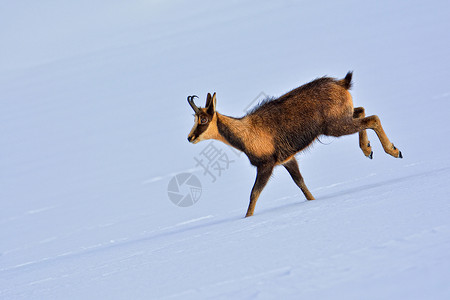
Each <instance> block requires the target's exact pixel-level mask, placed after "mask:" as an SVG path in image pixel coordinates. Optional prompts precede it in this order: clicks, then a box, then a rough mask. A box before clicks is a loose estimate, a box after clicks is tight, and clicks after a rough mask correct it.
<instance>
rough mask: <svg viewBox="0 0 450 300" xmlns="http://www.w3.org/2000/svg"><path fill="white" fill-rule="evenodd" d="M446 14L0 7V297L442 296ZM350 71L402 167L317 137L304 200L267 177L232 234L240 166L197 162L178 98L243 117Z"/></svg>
mask: <svg viewBox="0 0 450 300" xmlns="http://www.w3.org/2000/svg"><path fill="white" fill-rule="evenodd" d="M449 6H450V5H449V4H448V3H447V2H446V1H433V2H423V1H408V3H392V2H388V1H377V2H376V3H370V4H368V3H361V1H351V0H345V1H340V2H335V1H322V2H320V3H319V2H317V3H309V2H308V3H307V2H303V1H279V2H276V3H274V2H270V1H240V2H230V1H228V2H214V3H213V2H207V1H204V0H201V1H200V0H196V1H191V2H189V3H185V2H182V1H170V2H168V1H167V2H163V1H142V0H131V1H127V2H123V1H103V0H99V1H94V2H92V1H84V0H83V1H77V3H75V2H74V3H70V2H69V1H60V2H58V3H50V2H46V1H44V2H42V1H40V2H39V3H38V2H36V1H20V2H18V1H15V2H12V1H9V2H4V3H2V4H0V36H1V37H2V45H3V46H2V47H0V91H1V94H0V95H1V96H0V104H1V109H0V120H1V122H0V137H1V138H0V201H1V202H0V203H1V209H0V240H1V243H0V298H1V299H98V298H100V297H103V298H106V299H204V298H215V299H216V298H218V299H250V298H259V299H272V298H279V299H302V298H307V297H308V298H311V297H313V298H314V299H330V298H332V299H448V298H449V297H450V285H449V280H448V278H450V254H449V253H450V218H449V215H450V214H449V213H450V202H449V196H448V195H449V192H450V188H449V183H450V180H449V179H450V158H449V157H448V154H447V153H448V148H449V146H450V142H449V141H448V138H447V136H448V135H449V134H450V129H449V126H448V122H447V118H448V113H449V111H450V104H449V101H450V87H449V84H448V83H449V81H448V78H450V71H449V70H450V60H449V59H448V49H449V48H450V38H449V37H448V32H449V30H450V21H449V20H448V16H447V12H448V10H449ZM348 70H354V82H355V84H354V88H353V89H352V94H353V97H354V103H355V106H364V107H365V109H366V113H367V114H377V115H379V116H380V118H381V121H382V124H383V126H384V128H385V130H386V132H387V134H388V136H389V137H390V139H391V140H392V141H393V142H394V143H395V145H396V146H398V148H400V149H401V150H402V153H403V155H404V159H403V160H399V159H394V158H392V157H389V156H388V155H386V154H384V153H383V151H382V148H381V145H380V143H379V141H378V140H377V138H376V135H375V134H374V133H373V132H369V139H370V140H371V143H372V146H373V150H374V159H373V160H369V159H367V158H365V157H364V156H363V154H362V152H361V150H360V149H359V147H358V140H357V135H353V136H348V137H343V138H339V139H331V138H323V139H322V142H323V143H324V145H322V144H320V143H317V144H316V145H315V146H314V147H313V148H312V149H310V150H308V151H306V152H305V153H301V154H299V155H298V160H299V164H300V169H301V171H302V174H303V176H304V177H305V181H306V183H307V185H308V186H309V188H310V190H311V192H312V193H313V194H314V195H315V197H316V198H317V200H316V201H310V202H305V200H304V198H303V195H301V193H300V191H299V190H298V188H297V187H296V186H295V185H294V183H293V182H292V180H291V179H290V178H289V175H288V174H287V172H286V171H285V170H283V169H281V168H278V169H276V170H275V172H274V176H273V178H272V179H271V181H270V182H269V184H268V186H267V187H266V189H265V190H264V191H263V193H262V195H261V197H260V199H259V201H258V204H257V206H256V210H255V215H254V216H253V217H251V218H247V219H243V215H244V214H245V211H246V209H247V205H248V197H249V193H250V189H251V187H252V184H253V181H254V176H255V170H254V168H253V167H251V166H250V164H249V163H248V160H247V159H246V158H245V157H244V156H243V155H241V156H238V155H237V154H235V153H234V152H233V151H232V150H230V149H229V148H228V147H226V146H224V145H222V144H220V143H219V142H214V143H213V144H212V145H214V146H215V147H217V148H218V149H219V150H220V151H222V153H225V154H226V155H227V156H228V158H230V159H231V160H233V161H232V162H231V163H230V165H229V168H228V169H226V170H224V171H223V172H222V173H221V175H220V176H218V174H216V175H217V176H216V177H217V178H216V181H215V182H212V178H211V177H210V176H209V175H208V174H204V172H203V170H202V169H201V167H199V166H196V161H195V158H199V157H201V153H202V151H203V150H204V149H205V148H206V147H207V145H209V144H208V142H203V143H199V144H197V145H191V144H189V143H188V142H187V141H186V137H187V133H188V132H189V130H190V128H191V126H192V124H193V120H192V116H191V115H192V110H191V109H190V107H189V106H188V105H187V103H186V96H187V95H192V94H197V95H199V96H200V95H201V100H199V101H201V102H202V101H204V97H205V95H206V93H207V92H214V91H215V92H217V95H218V96H217V97H218V103H217V105H218V110H219V111H220V112H222V113H225V114H229V115H233V116H239V115H242V114H243V113H244V110H245V108H246V107H248V105H249V104H251V103H253V102H255V98H257V97H258V95H260V94H261V93H264V94H267V95H274V96H277V95H281V94H283V93H284V92H286V91H288V90H290V89H292V88H295V87H297V86H299V85H301V84H303V83H306V82H308V81H310V80H312V79H314V78H316V77H319V76H323V75H325V74H327V75H330V76H335V77H342V76H344V75H345V73H346V72H347V71H348ZM257 100H258V99H256V102H257ZM182 172H190V173H193V174H194V175H195V176H197V178H199V180H200V181H201V185H202V191H201V197H200V199H199V201H198V202H197V203H195V204H194V205H192V206H190V207H178V206H176V205H174V204H173V203H172V202H171V201H170V200H169V196H168V193H167V189H168V184H169V182H170V180H171V179H172V178H173V176H174V175H176V174H178V173H182ZM182 192H183V193H184V192H186V190H183V191H182Z"/></svg>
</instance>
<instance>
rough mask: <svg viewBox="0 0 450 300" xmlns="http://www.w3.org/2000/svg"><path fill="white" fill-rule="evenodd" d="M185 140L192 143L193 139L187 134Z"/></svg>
mask: <svg viewBox="0 0 450 300" xmlns="http://www.w3.org/2000/svg"><path fill="white" fill-rule="evenodd" d="M187 140H188V142H189V143H192V141H193V140H194V137H193V136H190V135H189V136H188V137H187Z"/></svg>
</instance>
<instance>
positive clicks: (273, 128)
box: [188, 72, 402, 217]
mask: <svg viewBox="0 0 450 300" xmlns="http://www.w3.org/2000/svg"><path fill="white" fill-rule="evenodd" d="M351 85H352V72H348V73H347V75H346V76H345V78H344V79H341V80H337V79H335V78H330V77H322V78H319V79H316V80H314V81H311V82H310V83H307V84H305V85H302V86H300V87H298V88H296V89H294V90H292V91H290V92H288V93H287V94H284V95H283V96H281V97H279V98H277V99H270V100H266V101H264V102H263V103H261V104H259V105H258V106H257V107H255V108H254V109H253V110H252V111H251V112H249V113H248V114H247V115H245V116H244V117H242V118H233V117H229V116H225V115H222V114H220V113H218V112H217V111H216V93H214V95H213V96H211V94H209V93H208V96H207V98H206V105H205V108H200V107H197V106H196V105H195V104H194V101H193V99H194V98H195V97H197V96H189V97H188V102H189V104H190V105H191V107H192V108H193V109H194V112H195V124H194V127H193V128H192V130H191V132H190V133H189V135H188V141H189V142H191V143H194V144H196V143H198V142H200V141H203V140H207V139H215V140H219V141H222V142H224V143H226V144H228V145H230V146H232V147H234V148H237V149H238V150H240V151H242V152H244V153H245V154H246V155H247V156H248V158H249V160H250V163H251V164H252V165H254V166H256V168H257V175H256V180H255V184H254V185H253V188H252V192H251V195H250V205H249V207H248V210H247V214H246V217H249V216H251V215H253V211H254V209H255V205H256V201H257V200H258V197H259V195H260V193H261V191H262V190H263V188H264V186H265V185H266V184H267V182H268V181H269V178H270V176H271V174H272V170H273V168H274V167H275V166H276V165H283V166H284V167H285V168H286V169H287V171H288V172H289V174H290V175H291V177H292V179H293V180H294V182H295V183H296V184H297V186H298V187H299V188H300V189H301V190H302V192H303V194H305V197H306V199H308V200H314V197H313V195H312V194H311V193H310V191H309V190H308V188H307V187H306V185H305V182H304V181H303V177H302V175H301V174H300V170H299V168H298V164H297V160H296V159H295V156H294V155H295V154H296V153H297V152H299V151H301V150H303V149H305V148H307V147H308V146H309V145H311V144H312V143H313V142H314V141H315V140H316V139H317V138H318V137H319V136H321V135H326V136H334V137H339V136H343V135H348V134H353V133H356V132H358V133H359V146H360V148H361V149H362V151H363V153H364V155H365V156H367V157H368V158H370V159H372V156H373V152H372V148H371V147H370V142H369V140H368V138H367V132H366V129H373V130H374V131H375V132H376V134H377V136H378V138H379V139H380V142H381V144H382V145H383V148H384V151H385V152H386V153H387V154H390V155H392V156H393V157H399V158H402V153H401V152H400V151H399V150H398V149H397V148H396V147H395V146H394V145H393V144H392V143H391V142H390V141H389V139H388V137H387V136H386V133H385V132H384V130H383V127H381V123H380V119H379V118H378V117H377V116H375V115H374V116H370V117H366V116H365V113H364V108H363V107H357V108H353V101H352V96H351V94H350V92H349V91H348V90H349V89H350V87H351Z"/></svg>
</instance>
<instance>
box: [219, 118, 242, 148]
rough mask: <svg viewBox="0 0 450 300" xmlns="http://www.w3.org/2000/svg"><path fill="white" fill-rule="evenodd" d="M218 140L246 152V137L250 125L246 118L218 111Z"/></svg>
mask: <svg viewBox="0 0 450 300" xmlns="http://www.w3.org/2000/svg"><path fill="white" fill-rule="evenodd" d="M216 115H217V131H218V134H219V136H218V138H217V139H218V140H220V141H221V142H224V143H225V144H228V145H230V146H232V147H234V148H236V149H238V150H240V151H242V152H245V146H244V137H245V136H248V130H249V127H248V126H247V125H246V122H245V119H244V118H241V119H236V118H233V117H229V116H225V115H222V114H219V113H218V112H216Z"/></svg>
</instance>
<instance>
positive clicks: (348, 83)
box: [337, 71, 353, 90]
mask: <svg viewBox="0 0 450 300" xmlns="http://www.w3.org/2000/svg"><path fill="white" fill-rule="evenodd" d="M352 76H353V71H349V72H348V73H347V75H345V78H344V79H341V80H338V81H337V84H339V85H340V86H342V87H343V88H344V89H346V90H349V89H351V88H352Z"/></svg>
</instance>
